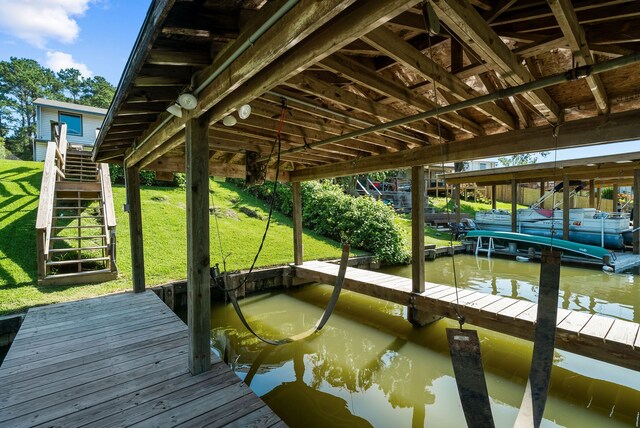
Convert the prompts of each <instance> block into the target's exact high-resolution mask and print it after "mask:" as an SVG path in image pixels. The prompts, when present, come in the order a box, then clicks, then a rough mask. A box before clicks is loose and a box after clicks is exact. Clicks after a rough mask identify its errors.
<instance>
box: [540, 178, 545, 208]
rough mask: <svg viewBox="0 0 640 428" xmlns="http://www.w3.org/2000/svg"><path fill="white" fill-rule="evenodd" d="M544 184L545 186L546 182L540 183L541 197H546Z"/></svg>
mask: <svg viewBox="0 0 640 428" xmlns="http://www.w3.org/2000/svg"><path fill="white" fill-rule="evenodd" d="M544 184H545V183H544V181H541V182H540V197H543V196H544ZM541 208H543V207H541Z"/></svg>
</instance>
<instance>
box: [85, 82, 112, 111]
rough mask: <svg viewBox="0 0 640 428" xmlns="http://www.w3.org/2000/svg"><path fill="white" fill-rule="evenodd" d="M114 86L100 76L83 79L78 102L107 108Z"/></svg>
mask: <svg viewBox="0 0 640 428" xmlns="http://www.w3.org/2000/svg"><path fill="white" fill-rule="evenodd" d="M115 92H116V88H115V87H114V86H113V85H112V84H111V83H109V82H107V79H105V78H104V77H102V76H96V77H93V78H89V79H84V80H83V82H82V96H81V97H80V103H81V104H85V105H88V106H93V107H101V108H108V107H109V104H111V100H112V99H113V95H114V94H115Z"/></svg>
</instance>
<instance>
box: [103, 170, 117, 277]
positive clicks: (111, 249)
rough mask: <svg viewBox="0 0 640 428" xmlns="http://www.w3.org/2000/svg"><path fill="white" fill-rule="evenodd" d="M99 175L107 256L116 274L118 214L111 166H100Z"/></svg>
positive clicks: (112, 270)
mask: <svg viewBox="0 0 640 428" xmlns="http://www.w3.org/2000/svg"><path fill="white" fill-rule="evenodd" d="M98 165H99V166H98V175H99V177H100V186H101V190H102V192H101V195H102V196H101V198H102V201H101V202H100V203H101V204H102V212H103V215H104V233H105V235H106V238H105V239H106V245H107V255H108V257H109V267H110V269H111V272H116V271H117V270H118V267H117V265H116V212H115V209H114V208H113V192H112V190H111V175H110V173H109V165H107V164H106V163H101V164H98Z"/></svg>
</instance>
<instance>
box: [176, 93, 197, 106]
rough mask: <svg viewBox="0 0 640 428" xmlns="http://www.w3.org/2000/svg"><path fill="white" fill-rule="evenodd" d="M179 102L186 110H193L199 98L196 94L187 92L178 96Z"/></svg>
mask: <svg viewBox="0 0 640 428" xmlns="http://www.w3.org/2000/svg"><path fill="white" fill-rule="evenodd" d="M178 104H180V105H181V106H182V108H183V109H185V110H193V109H194V108H196V106H197V105H198V99H197V98H196V97H195V95H193V94H190V93H188V92H185V93H184V94H180V96H179V97H178Z"/></svg>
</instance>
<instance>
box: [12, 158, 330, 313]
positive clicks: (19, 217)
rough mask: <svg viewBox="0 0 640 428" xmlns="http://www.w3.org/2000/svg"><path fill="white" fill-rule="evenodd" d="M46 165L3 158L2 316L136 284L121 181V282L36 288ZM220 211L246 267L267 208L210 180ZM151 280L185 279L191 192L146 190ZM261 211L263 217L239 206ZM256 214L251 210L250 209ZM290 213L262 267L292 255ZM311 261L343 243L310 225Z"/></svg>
mask: <svg viewBox="0 0 640 428" xmlns="http://www.w3.org/2000/svg"><path fill="white" fill-rule="evenodd" d="M41 177H42V163H37V162H19V161H3V160H0V315H2V314H7V313H13V312H20V311H24V310H26V309H27V308H29V307H31V306H38V305H44V304H50V303H56V302H63V301H69V300H77V299H81V298H87V297H93V296H99V295H103V294H107V293H112V292H117V291H123V290H130V289H131V256H130V252H129V245H130V241H129V227H128V216H127V214H126V213H124V212H123V211H122V206H123V204H124V202H125V189H124V187H123V186H114V188H113V193H114V205H115V208H116V217H117V223H118V227H117V245H118V249H117V257H118V261H117V263H118V268H119V271H120V276H119V278H118V279H117V280H115V281H110V282H106V283H102V284H92V285H80V286H55V287H54V286H47V287H38V286H37V285H36V284H37V271H36V245H35V221H36V213H37V208H38V195H39V189H40V181H41ZM211 188H212V189H213V192H214V193H213V195H214V202H215V206H216V208H217V209H218V211H219V218H218V223H219V227H220V236H221V241H222V244H223V249H224V252H225V254H229V256H228V257H227V268H228V269H229V270H236V269H246V268H248V267H249V266H250V265H251V262H252V260H253V257H254V255H255V253H256V251H257V249H258V246H259V244H260V240H261V238H262V234H263V232H264V227H265V224H266V218H267V213H268V206H266V204H264V203H262V202H260V201H258V200H257V199H255V198H254V197H252V196H250V195H247V194H245V193H242V192H240V191H239V190H238V189H237V188H235V187H234V186H232V185H230V184H226V183H214V182H212V183H211ZM141 200H142V217H143V237H144V253H145V271H146V279H147V285H154V284H161V283H164V282H168V281H171V280H176V279H184V278H185V277H186V194H185V191H184V190H182V189H176V188H157V187H154V188H143V189H142V191H141ZM241 207H247V208H249V209H250V210H253V211H255V212H256V213H257V214H258V215H259V216H260V217H262V220H261V219H259V218H252V217H249V216H248V215H247V214H244V213H242V212H240V208H241ZM248 212H250V211H248ZM210 220H211V224H210V236H211V261H212V263H216V262H218V263H220V264H221V266H222V257H221V256H220V249H219V248H220V246H219V242H218V239H217V233H216V227H215V221H214V217H213V216H211V217H210ZM292 236H293V235H292V226H291V219H289V218H286V217H284V216H282V215H280V214H278V213H275V214H274V216H273V219H272V224H271V229H270V231H269V235H268V236H267V240H266V242H265V246H264V248H263V251H262V254H261V256H260V258H259V259H258V262H257V266H271V265H282V264H285V263H289V262H291V261H292V259H293V239H292ZM303 239H304V246H305V247H304V249H305V258H306V259H318V258H329V257H335V258H337V257H339V256H340V248H339V244H338V243H337V242H334V241H330V240H327V239H324V238H322V237H319V236H317V235H316V234H314V233H312V232H309V231H305V234H304V238H303Z"/></svg>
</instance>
